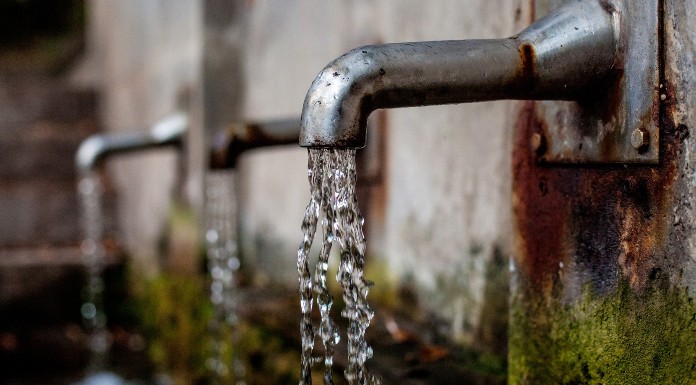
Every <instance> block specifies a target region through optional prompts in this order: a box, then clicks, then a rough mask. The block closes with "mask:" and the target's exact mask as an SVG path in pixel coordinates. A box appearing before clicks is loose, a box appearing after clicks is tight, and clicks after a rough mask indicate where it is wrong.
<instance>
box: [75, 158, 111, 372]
mask: <svg viewBox="0 0 696 385" xmlns="http://www.w3.org/2000/svg"><path fill="white" fill-rule="evenodd" d="M77 189H78V194H79V197H80V204H81V208H82V231H83V237H84V238H83V241H82V245H81V249H82V258H83V263H84V265H85V269H86V270H87V285H86V287H85V288H84V294H83V296H84V302H83V304H82V307H81V309H80V311H81V313H82V321H83V324H84V326H85V328H86V329H87V332H88V333H89V337H88V338H89V340H88V346H89V349H90V351H91V353H92V355H91V357H90V360H91V363H90V366H91V369H92V370H100V369H102V368H103V366H104V360H105V356H106V353H107V351H108V350H109V345H110V337H109V333H108V331H107V329H106V316H105V314H104V306H103V303H102V294H103V292H104V281H103V280H102V272H103V271H104V254H105V253H104V246H103V244H102V235H103V218H102V208H101V203H102V202H101V198H102V189H103V188H102V184H101V180H100V178H99V174H98V173H97V172H95V171H92V172H88V173H85V174H84V175H81V178H80V181H79V182H78V186H77Z"/></svg>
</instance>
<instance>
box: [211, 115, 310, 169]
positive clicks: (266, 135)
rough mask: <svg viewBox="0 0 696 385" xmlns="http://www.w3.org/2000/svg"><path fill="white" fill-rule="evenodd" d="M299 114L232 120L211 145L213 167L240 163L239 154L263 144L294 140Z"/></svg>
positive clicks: (275, 144)
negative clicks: (273, 117)
mask: <svg viewBox="0 0 696 385" xmlns="http://www.w3.org/2000/svg"><path fill="white" fill-rule="evenodd" d="M299 136H300V118H299V117H298V118H289V119H279V120H271V121H264V122H249V123H238V124H231V125H229V126H228V127H227V128H226V129H223V130H220V131H218V132H217V133H216V134H215V136H214V137H213V139H212V143H211V145H210V164H209V167H210V169H213V170H215V169H229V168H235V167H237V159H238V157H239V155H241V154H242V153H243V152H245V151H247V150H252V149H255V148H260V147H270V146H278V145H284V144H295V143H297V138H299Z"/></svg>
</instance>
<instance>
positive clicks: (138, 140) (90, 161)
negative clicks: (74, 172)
mask: <svg viewBox="0 0 696 385" xmlns="http://www.w3.org/2000/svg"><path fill="white" fill-rule="evenodd" d="M188 124H189V123H188V117H187V115H186V114H184V113H182V112H175V113H172V114H171V115H169V116H167V117H165V118H163V119H161V120H160V121H158V122H157V123H155V124H154V125H153V126H152V129H150V131H149V132H144V133H128V134H107V135H92V136H90V137H89V138H87V139H85V140H84V141H83V142H82V144H80V147H79V148H78V150H77V153H76V154H75V167H77V169H78V170H79V171H80V172H87V171H89V170H92V169H94V168H95V167H96V166H97V164H98V163H99V162H101V161H102V160H103V159H105V158H107V157H109V156H111V155H114V154H122V153H127V152H133V151H139V150H145V149H152V148H158V147H165V146H180V145H181V144H182V142H183V138H184V135H185V134H186V130H187V128H188Z"/></svg>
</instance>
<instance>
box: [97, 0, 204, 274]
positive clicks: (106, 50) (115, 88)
mask: <svg viewBox="0 0 696 385" xmlns="http://www.w3.org/2000/svg"><path fill="white" fill-rule="evenodd" d="M88 6H89V8H90V10H89V15H90V20H91V22H92V26H91V27H90V28H89V30H90V31H92V35H91V36H90V40H89V41H90V45H91V46H92V49H93V50H94V52H96V55H97V58H96V60H95V62H96V63H97V64H98V65H99V71H98V73H99V77H100V78H101V81H100V85H101V86H102V91H103V93H102V95H103V99H102V100H103V104H102V111H101V112H102V117H103V121H104V126H105V127H106V129H107V130H108V131H112V132H132V131H137V130H143V131H144V130H147V129H148V128H149V126H150V125H151V124H152V123H154V122H155V121H156V120H157V119H159V118H161V117H163V116H164V115H166V114H167V113H170V112H171V111H172V110H174V109H175V108H177V107H180V102H181V101H182V100H183V99H184V96H185V95H187V94H190V93H191V90H193V89H195V88H196V86H197V84H198V81H199V80H198V77H199V71H200V70H199V62H200V51H201V40H202V39H201V37H200V35H201V34H200V28H201V14H200V6H199V2H198V1H197V0H175V1H169V0H166V1H165V0H154V1H138V0H125V1H115V2H114V1H104V0H92V1H90V2H89V4H88ZM95 24H96V25H95ZM186 107H187V106H186V105H185V104H184V109H185V108H186ZM175 159H176V155H175V154H174V153H172V152H171V151H166V150H165V151H162V152H158V153H147V154H135V155H132V156H128V157H124V158H121V159H114V161H113V162H110V169H111V170H112V171H113V175H114V179H115V182H116V185H117V186H116V187H117V189H118V192H119V210H118V212H119V221H120V230H121V235H122V239H123V241H124V244H125V246H126V249H127V251H129V253H130V254H131V255H132V257H133V260H134V262H135V263H136V265H137V266H138V268H140V269H141V270H143V271H145V272H146V273H147V274H153V273H155V272H156V271H158V269H159V261H158V254H159V253H158V242H159V241H160V239H161V237H162V236H163V234H164V231H165V230H166V228H165V224H166V218H167V216H168V214H169V209H170V202H171V197H172V193H173V184H174V180H175V176H176V173H177V171H178V170H177V163H176V160H175Z"/></svg>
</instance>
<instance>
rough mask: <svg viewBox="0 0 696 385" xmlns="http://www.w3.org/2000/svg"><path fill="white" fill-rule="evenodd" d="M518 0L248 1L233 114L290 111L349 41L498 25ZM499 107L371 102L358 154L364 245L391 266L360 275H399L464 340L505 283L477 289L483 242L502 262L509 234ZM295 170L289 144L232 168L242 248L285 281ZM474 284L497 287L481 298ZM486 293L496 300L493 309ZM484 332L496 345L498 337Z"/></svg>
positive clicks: (296, 216)
mask: <svg viewBox="0 0 696 385" xmlns="http://www.w3.org/2000/svg"><path fill="white" fill-rule="evenodd" d="M521 3H523V2H522V1H503V0H496V1H478V0H477V1H467V2H461V1H443V2H435V3H433V2H428V3H425V2H421V1H402V0H388V1H379V2H370V1H364V0H363V1H352V2H342V1H323V2H319V3H317V2H316V1H309V0H304V1H299V0H298V1H290V2H288V1H280V0H277V1H272V0H265V1H254V2H252V3H250V4H251V5H250V6H249V8H248V17H249V21H248V23H249V24H248V28H249V29H248V35H247V39H248V40H247V42H246V44H245V60H244V63H245V70H244V71H245V72H244V73H245V74H246V77H245V78H246V79H247V83H246V85H245V86H244V89H245V92H246V95H247V96H246V99H245V101H246V102H245V109H244V111H245V114H246V116H247V117H248V118H253V119H269V118H274V117H283V116H287V115H299V113H300V109H301V106H302V101H303V99H304V96H305V93H306V91H307V89H308V88H309V85H310V84H311V82H312V80H313V78H314V76H316V74H317V73H318V72H319V71H320V70H321V69H322V68H323V66H324V65H326V64H327V63H328V62H329V61H331V60H332V59H334V58H335V57H337V56H338V55H340V54H341V53H343V52H345V51H346V50H348V49H350V48H353V47H355V46H358V45H362V44H368V43H381V42H397V41H414V40H436V39H464V38H481V37H505V36H509V35H511V34H513V33H515V32H516V31H517V29H518V25H517V24H518V20H517V19H516V18H517V17H519V14H520V11H518V8H519V6H520V5H521ZM463 70H465V69H463ZM511 116H512V109H511V104H510V103H505V102H499V103H486V104H477V105H461V106H449V107H432V108H418V109H405V110H390V111H388V112H384V113H383V117H382V118H381V119H379V122H378V128H379V131H380V132H383V134H384V137H383V138H382V139H383V140H384V144H383V145H382V146H381V148H380V149H379V151H377V155H372V156H371V157H372V160H370V161H368V163H371V164H372V166H368V167H367V168H368V169H370V170H372V171H371V172H374V175H376V176H377V177H376V180H378V181H377V182H375V180H374V179H373V180H372V181H371V183H376V184H375V186H374V189H372V190H371V191H367V189H366V191H364V192H363V193H362V194H361V195H362V197H363V199H362V204H363V207H362V209H363V211H364V213H365V214H366V216H367V217H368V223H367V228H368V234H367V237H368V247H369V249H370V252H369V254H370V255H369V256H368V258H369V260H370V261H371V262H374V263H375V264H376V265H386V266H387V269H381V270H380V271H389V274H390V275H391V276H390V277H369V278H371V279H373V280H375V281H377V285H388V283H387V282H394V281H396V282H399V283H402V284H403V283H408V284H412V285H413V286H414V288H415V289H416V291H417V292H418V293H419V295H421V299H422V300H423V303H427V304H428V305H429V306H430V307H431V309H432V310H437V311H438V312H439V313H440V314H442V315H443V316H445V317H446V319H448V320H449V322H450V325H451V326H450V330H451V333H452V334H453V335H454V336H456V337H457V338H459V339H462V340H467V341H472V342H475V343H476V344H479V342H476V341H478V338H477V337H478V336H479V333H480V328H479V325H480V324H481V320H482V319H485V320H491V315H490V314H486V315H484V314H482V312H481V309H482V307H484V306H487V307H486V308H487V309H489V308H495V309H498V310H496V311H495V313H496V314H497V316H498V317H499V319H503V321H502V322H503V323H504V319H505V309H504V304H505V303H506V302H507V297H506V289H505V287H501V288H498V289H497V290H489V289H487V281H488V278H487V277H490V275H487V274H486V273H487V271H489V270H490V269H489V267H490V266H491V265H493V264H492V260H493V259H494V256H495V255H496V254H497V255H498V256H501V257H500V258H499V262H500V264H502V265H503V267H502V268H501V267H500V266H497V267H495V268H493V270H495V271H497V272H499V273H500V274H505V271H506V267H505V265H506V263H505V260H506V256H507V253H508V250H509V245H510V243H511V242H510V234H511V220H510V203H509V202H510V198H509V197H510V168H509V163H510V147H511V138H512V136H511V135H512V133H511V130H510V128H511V126H512V118H511ZM373 131H377V130H373ZM371 132H372V131H371ZM373 142H375V141H374V140H373V139H370V143H368V146H371V145H372V143H373ZM373 150H374V149H371V148H368V149H366V150H363V151H364V152H371V151H373ZM375 158H378V159H376V160H375ZM375 163H377V165H376V166H375ZM305 170H306V153H305V151H303V150H301V149H287V150H276V149H274V150H272V151H265V150H261V151H257V152H254V153H249V154H248V155H246V156H245V157H244V159H243V161H242V167H241V171H242V177H241V178H240V185H241V189H242V190H241V199H242V205H241V206H242V231H243V236H242V241H243V242H244V250H245V256H246V257H247V258H248V259H250V262H251V263H257V264H258V266H259V267H260V268H259V271H260V272H262V273H263V274H267V275H270V276H274V277H281V278H283V280H282V281H281V282H285V283H286V284H289V285H295V282H296V272H295V262H294V256H295V255H296V249H297V245H298V242H299V240H300V232H299V224H300V222H301V218H302V213H303V210H304V206H305V205H306V202H307V199H308V187H307V182H306V176H305ZM371 172H368V173H371ZM366 183H369V182H368V181H361V182H360V183H359V184H362V185H363V186H364V185H365V184H366ZM486 292H487V293H498V295H495V294H493V295H492V297H493V298H484V297H485V295H484V293H486ZM488 301H498V302H499V303H502V304H503V308H502V310H501V308H500V307H495V306H493V307H489V306H488V305H489V304H487V302H488ZM498 313H500V314H498ZM486 323H487V327H488V326H490V327H493V326H491V325H490V324H491V323H490V322H486ZM495 327H498V328H500V327H502V328H503V330H504V325H502V326H501V325H500V324H497V326H495ZM486 333H488V334H487V335H493V334H495V333H493V332H492V331H489V332H486ZM503 335H504V332H503ZM474 340H476V341H474ZM486 343H497V344H501V345H503V346H504V345H505V341H504V337H503V338H502V339H500V338H498V340H497V341H496V342H491V341H488V342H486ZM484 344H485V343H484Z"/></svg>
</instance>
